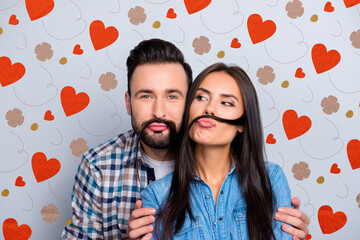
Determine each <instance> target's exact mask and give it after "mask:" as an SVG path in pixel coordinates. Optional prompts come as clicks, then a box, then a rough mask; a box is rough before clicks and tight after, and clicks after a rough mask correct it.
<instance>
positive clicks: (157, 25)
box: [153, 21, 161, 28]
mask: <svg viewBox="0 0 360 240" xmlns="http://www.w3.org/2000/svg"><path fill="white" fill-rule="evenodd" d="M160 25H161V24H160V22H159V21H155V22H154V23H153V28H159V27H160Z"/></svg>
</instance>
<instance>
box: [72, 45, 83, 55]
mask: <svg viewBox="0 0 360 240" xmlns="http://www.w3.org/2000/svg"><path fill="white" fill-rule="evenodd" d="M83 53H84V50H82V49H81V47H80V44H76V45H75V47H74V50H73V54H76V55H81V54H83Z"/></svg>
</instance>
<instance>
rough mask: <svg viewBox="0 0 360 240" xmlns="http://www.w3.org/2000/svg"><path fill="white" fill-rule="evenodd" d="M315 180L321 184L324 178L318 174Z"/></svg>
mask: <svg viewBox="0 0 360 240" xmlns="http://www.w3.org/2000/svg"><path fill="white" fill-rule="evenodd" d="M316 182H317V183H318V184H322V183H324V182H325V178H324V177H323V176H320V177H318V179H316Z"/></svg>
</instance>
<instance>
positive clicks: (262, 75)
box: [256, 66, 275, 85]
mask: <svg viewBox="0 0 360 240" xmlns="http://www.w3.org/2000/svg"><path fill="white" fill-rule="evenodd" d="M256 76H257V77H258V78H259V82H260V83H261V84H263V85H266V84H268V83H272V82H273V81H274V79H275V73H274V69H273V68H272V67H270V66H264V67H263V68H259V70H258V71H257V72H256Z"/></svg>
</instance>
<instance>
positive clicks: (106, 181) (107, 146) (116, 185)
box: [61, 130, 155, 239]
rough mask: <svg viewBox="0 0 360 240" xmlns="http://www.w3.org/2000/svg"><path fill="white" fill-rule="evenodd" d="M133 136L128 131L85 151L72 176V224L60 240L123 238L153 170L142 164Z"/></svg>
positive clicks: (151, 177) (152, 178) (131, 132)
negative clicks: (136, 163) (73, 178)
mask: <svg viewBox="0 0 360 240" xmlns="http://www.w3.org/2000/svg"><path fill="white" fill-rule="evenodd" d="M136 141H137V135H136V134H135V133H134V131H132V130H131V131H129V132H126V133H124V134H121V135H119V136H118V137H115V138H113V139H110V140H109V141H108V142H106V143H104V144H101V145H99V146H98V147H96V148H93V149H91V150H89V151H88V152H86V153H85V154H84V155H83V158H82V161H81V163H80V166H79V168H78V171H77V174H76V176H75V184H74V188H73V193H72V197H71V198H72V203H71V206H72V210H73V214H72V223H71V224H70V225H68V226H66V227H65V229H64V231H63V233H62V236H61V239H123V238H127V234H126V229H127V226H128V219H129V216H130V213H131V211H132V210H133V209H135V202H136V201H137V200H138V199H140V193H141V191H142V190H143V189H142V187H143V188H145V187H146V186H147V184H148V182H149V181H151V180H155V176H154V170H153V169H152V168H150V167H148V166H147V165H146V164H143V163H142V160H141V148H140V147H139V148H138V159H139V160H140V164H139V177H140V181H141V185H140V182H139V180H138V177H137V174H136V165H135V159H136Z"/></svg>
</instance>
